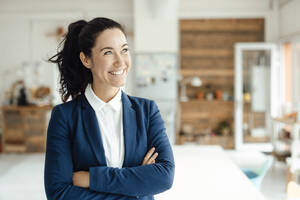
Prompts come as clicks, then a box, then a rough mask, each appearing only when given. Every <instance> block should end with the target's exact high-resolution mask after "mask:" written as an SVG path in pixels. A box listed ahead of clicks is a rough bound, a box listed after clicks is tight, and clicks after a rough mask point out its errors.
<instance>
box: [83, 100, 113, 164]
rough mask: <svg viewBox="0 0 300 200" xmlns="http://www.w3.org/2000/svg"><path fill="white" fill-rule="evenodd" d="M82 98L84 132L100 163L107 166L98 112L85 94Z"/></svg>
mask: <svg viewBox="0 0 300 200" xmlns="http://www.w3.org/2000/svg"><path fill="white" fill-rule="evenodd" d="M81 99H82V121H83V127H84V132H85V134H86V135H87V138H88V140H89V142H90V144H91V146H92V149H93V151H94V154H95V156H96V158H97V160H98V162H99V164H100V165H101V166H103V164H104V165H105V166H107V163H106V159H105V152H104V148H103V143H102V139H101V135H100V134H101V133H100V129H99V125H98V120H97V117H96V113H95V111H94V110H93V108H92V106H91V105H90V104H89V103H88V101H87V99H86V97H85V96H84V95H82V98H81Z"/></svg>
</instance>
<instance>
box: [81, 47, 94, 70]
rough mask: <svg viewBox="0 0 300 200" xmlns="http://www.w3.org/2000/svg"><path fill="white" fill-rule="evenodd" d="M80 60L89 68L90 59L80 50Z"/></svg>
mask: <svg viewBox="0 0 300 200" xmlns="http://www.w3.org/2000/svg"><path fill="white" fill-rule="evenodd" d="M79 57H80V60H81V62H82V64H83V65H84V66H85V67H86V68H88V69H91V59H90V58H88V57H87V56H85V55H84V53H83V52H82V51H81V52H80V54H79Z"/></svg>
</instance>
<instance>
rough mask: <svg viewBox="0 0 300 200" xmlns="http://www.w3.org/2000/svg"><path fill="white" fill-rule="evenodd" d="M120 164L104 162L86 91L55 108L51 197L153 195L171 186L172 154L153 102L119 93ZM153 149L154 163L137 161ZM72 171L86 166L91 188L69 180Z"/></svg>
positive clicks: (49, 153)
mask: <svg viewBox="0 0 300 200" xmlns="http://www.w3.org/2000/svg"><path fill="white" fill-rule="evenodd" d="M122 103H123V131H124V143H125V157H124V163H123V167H122V168H121V169H119V168H112V167H107V164H106V160H105V154H104V148H103V144H102V140H101V135H100V129H99V126H98V121H97V117H96V114H95V112H94V110H93V108H92V107H91V105H90V104H89V103H88V101H87V99H86V97H85V96H84V95H80V96H79V97H77V98H76V99H74V100H72V101H69V102H66V103H63V104H60V105H57V106H55V107H54V108H53V110H52V114H51V119H50V122H49V126H48V130H47V147H46V158H45V171H44V173H45V174H44V183H45V191H46V196H47V198H48V199H50V200H54V199H55V200H57V199H59V200H76V199H80V200H88V199H93V200H100V199H101V200H103V199H105V200H129V199H143V200H150V199H154V198H153V195H155V194H158V193H161V192H163V191H165V190H167V189H169V188H171V186H172V184H173V179H174V167H175V165H174V158H173V153H172V149H171V145H170V143H169V140H168V137H167V135H166V132H165V127H164V123H163V120H162V118H161V115H160V113H159V110H158V108H157V106H156V104H155V103H154V101H151V100H147V99H143V98H138V97H132V96H129V95H127V94H125V93H124V92H122ZM152 147H155V148H156V150H155V151H156V152H158V157H157V158H156V163H155V164H149V165H143V166H141V163H142V161H143V159H144V156H145V154H146V153H147V152H148V151H149V150H150V149H151V148H152ZM76 171H89V173H90V187H89V188H88V189H87V188H81V187H77V186H74V185H73V182H72V175H73V172H76Z"/></svg>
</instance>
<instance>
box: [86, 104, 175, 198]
mask: <svg viewBox="0 0 300 200" xmlns="http://www.w3.org/2000/svg"><path fill="white" fill-rule="evenodd" d="M150 107H151V111H150V121H149V130H148V146H149V147H155V151H156V152H157V153H158V157H157V159H156V163H155V164H150V165H144V166H137V167H131V168H121V169H118V168H111V167H105V166H101V167H91V168H90V169H89V173H90V190H94V191H97V192H109V193H114V194H122V195H128V196H147V195H154V194H158V193H161V192H163V191H165V190H167V189H169V188H171V186H172V184H173V178H174V168H175V165H174V158H173V153H172V149H171V145H170V143H169V140H168V137H167V135H166V133H165V128H164V123H163V120H162V118H161V116H160V113H159V110H158V108H157V106H156V104H155V103H154V102H153V101H151V103H150Z"/></svg>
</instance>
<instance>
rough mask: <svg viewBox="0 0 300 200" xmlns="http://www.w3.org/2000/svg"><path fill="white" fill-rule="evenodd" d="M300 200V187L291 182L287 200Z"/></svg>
mask: <svg viewBox="0 0 300 200" xmlns="http://www.w3.org/2000/svg"><path fill="white" fill-rule="evenodd" d="M296 199H298V200H299V199H300V185H299V184H297V183H296V182H294V181H290V182H289V184H288V187H287V200H296Z"/></svg>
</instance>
